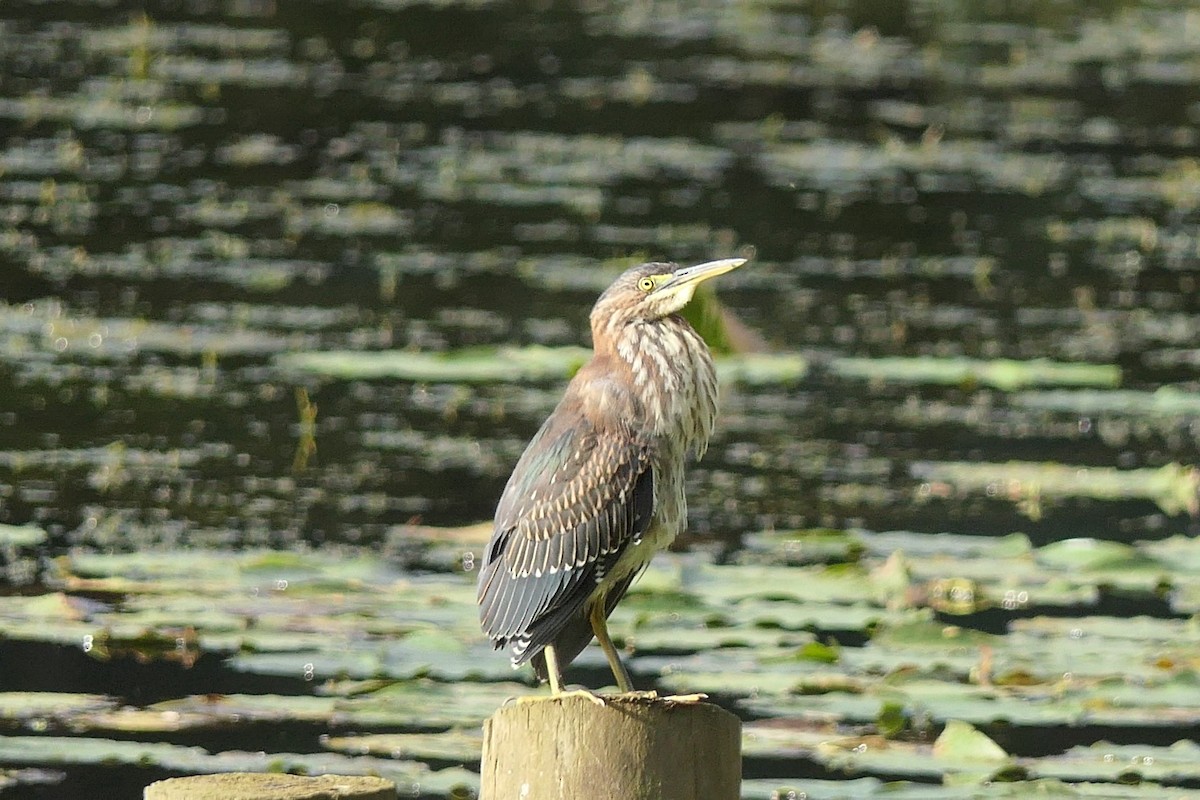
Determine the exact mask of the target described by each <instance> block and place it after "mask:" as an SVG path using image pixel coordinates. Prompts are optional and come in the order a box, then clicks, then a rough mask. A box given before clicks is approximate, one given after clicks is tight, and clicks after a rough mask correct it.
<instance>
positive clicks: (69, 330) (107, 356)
mask: <svg viewBox="0 0 1200 800" xmlns="http://www.w3.org/2000/svg"><path fill="white" fill-rule="evenodd" d="M0 330H2V331H6V332H8V333H9V337H8V344H7V352H0V355H6V356H8V357H10V358H11V357H13V356H14V355H17V356H21V357H25V358H28V357H30V356H31V355H35V354H36V355H38V356H41V357H43V358H44V357H50V358H62V359H66V358H84V359H104V360H115V361H123V360H129V359H132V358H135V357H136V356H137V355H138V354H139V353H145V352H155V353H173V354H177V355H184V356H195V355H205V356H208V357H221V356H228V355H249V354H258V355H262V354H268V353H275V352H280V351H284V350H302V349H305V348H307V347H309V346H311V344H312V343H313V341H314V339H313V338H312V337H311V336H308V335H306V334H303V333H300V332H292V333H288V334H278V333H270V332H267V331H262V330H255V329H250V328H239V327H224V328H221V327H216V326H212V325H186V324H170V323H166V322H157V321H152V320H142V319H127V318H116V317H114V318H99V317H92V316H89V315H85V314H72V313H70V312H69V311H68V310H67V309H65V308H64V307H63V306H62V305H61V304H60V303H57V302H54V301H36V302H31V303H25V304H24V305H4V304H0Z"/></svg>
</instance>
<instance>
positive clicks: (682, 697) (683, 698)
mask: <svg viewBox="0 0 1200 800" xmlns="http://www.w3.org/2000/svg"><path fill="white" fill-rule="evenodd" d="M659 699H660V700H662V701H663V702H664V703H699V702H700V701H702V700H707V699H708V695H706V694H705V693H704V692H696V693H695V694H669V695H667V696H666V697H660V698H659Z"/></svg>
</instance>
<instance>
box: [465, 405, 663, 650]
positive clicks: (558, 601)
mask: <svg viewBox="0 0 1200 800" xmlns="http://www.w3.org/2000/svg"><path fill="white" fill-rule="evenodd" d="M652 498H653V480H652V478H651V473H650V464H649V455H648V452H647V448H646V446H645V445H644V444H642V443H641V442H639V441H638V440H637V439H636V437H634V436H633V435H632V434H631V433H630V432H629V430H628V429H627V427H626V426H625V425H624V424H623V423H617V424H614V425H613V426H609V427H605V428H604V429H598V428H597V427H596V426H595V424H594V423H592V422H591V421H589V420H588V419H587V417H586V416H585V415H584V414H582V413H578V412H573V411H571V410H569V409H567V408H565V407H564V406H560V407H559V408H558V409H557V410H556V411H555V413H554V414H552V415H551V416H550V418H549V419H548V420H546V423H545V424H544V425H543V426H542V428H541V430H539V431H538V433H537V435H536V436H534V438H533V441H531V442H530V443H529V446H528V447H527V448H526V450H525V453H524V454H523V455H522V456H521V459H520V461H518V462H517V466H516V468H515V469H514V470H513V474H512V477H511V478H509V481H508V485H507V486H506V487H505V490H504V494H503V495H502V496H501V498H500V503H499V505H498V507H497V509H496V520H495V528H494V531H493V534H492V540H491V541H490V542H489V543H488V548H487V550H486V551H485V553H484V559H483V565H482V567H481V569H480V574H479V597H478V599H479V619H480V622H481V624H482V626H483V630H484V632H486V633H487V634H488V636H490V637H491V639H492V641H493V642H494V643H495V644H496V646H497V647H503V646H505V645H511V646H512V647H513V652H514V659H513V660H514V662H515V663H521V662H524V661H526V660H528V659H529V658H531V657H532V656H533V655H535V654H536V653H537V652H539V651H540V650H541V649H542V648H543V647H544V646H545V645H546V644H547V643H549V642H551V641H553V640H554V637H555V636H556V635H557V634H558V633H559V632H560V631H561V630H562V628H563V627H564V626H565V625H567V623H568V621H569V620H570V619H571V618H572V617H573V616H575V615H577V614H578V613H579V612H580V611H581V609H582V608H583V606H584V604H585V603H586V601H587V598H588V597H589V596H590V595H591V593H592V592H593V591H594V590H595V588H596V584H597V583H598V582H599V581H600V579H602V578H603V576H604V575H605V574H606V572H607V570H608V569H610V568H611V567H612V565H613V564H615V563H616V561H617V559H618V558H620V555H621V553H623V552H624V550H625V548H626V547H627V546H628V544H629V543H630V542H631V541H633V540H634V539H635V538H637V537H640V535H641V534H642V533H643V532H644V531H645V529H646V527H647V526H648V525H649V522H650V515H651V511H652V505H653V499H652Z"/></svg>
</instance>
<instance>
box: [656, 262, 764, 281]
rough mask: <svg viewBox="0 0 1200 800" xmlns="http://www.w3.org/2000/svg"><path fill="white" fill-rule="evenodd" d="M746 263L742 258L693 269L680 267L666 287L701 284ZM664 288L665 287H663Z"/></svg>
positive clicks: (702, 265) (699, 265) (698, 266)
mask: <svg viewBox="0 0 1200 800" xmlns="http://www.w3.org/2000/svg"><path fill="white" fill-rule="evenodd" d="M745 263H746V259H744V258H722V259H721V260H720V261H708V262H706V263H704V264H697V265H696V266H694V267H680V268H679V269H677V270H675V272H674V273H672V276H671V281H670V282H669V283H668V284H667V285H668V286H679V285H681V284H685V283H703V282H704V281H706V280H708V279H709V278H715V277H717V276H718V275H724V274H725V273H726V272H732V271H733V270H735V269H737V268H738V267H740V266H741V265H742V264H745ZM664 288H665V287H664Z"/></svg>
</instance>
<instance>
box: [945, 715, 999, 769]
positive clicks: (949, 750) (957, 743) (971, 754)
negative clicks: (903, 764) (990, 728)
mask: <svg viewBox="0 0 1200 800" xmlns="http://www.w3.org/2000/svg"><path fill="white" fill-rule="evenodd" d="M933 757H934V758H937V759H946V760H954V761H1004V760H1006V759H1007V758H1008V753H1006V752H1004V748H1002V747H1001V746H1000V745H998V744H996V743H995V742H993V741H992V740H991V739H989V738H988V737H987V735H986V734H983V733H980V732H979V731H978V730H977V729H976V728H975V726H973V725H971V724H969V723H966V722H962V721H961V720H956V719H952V720H950V721H949V722H947V723H946V727H945V728H944V729H943V730H942V732H941V734H939V735H938V737H937V739H936V740H935V741H934V743H933Z"/></svg>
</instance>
